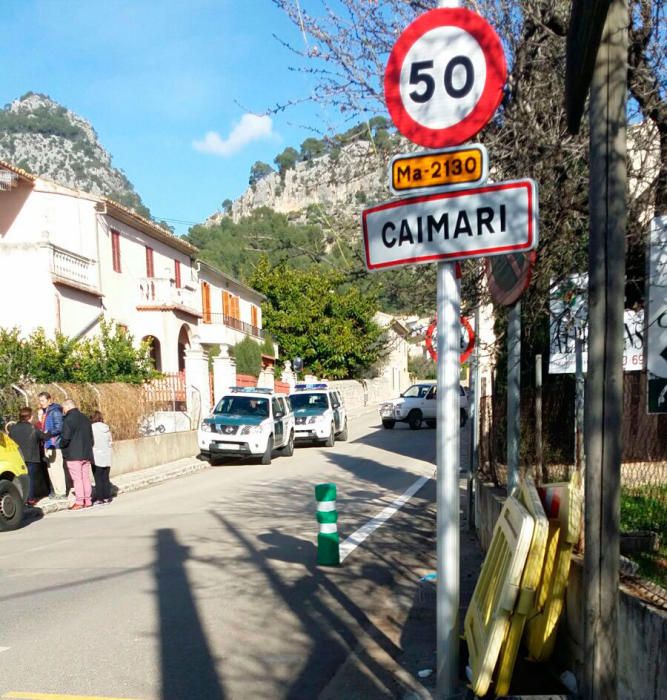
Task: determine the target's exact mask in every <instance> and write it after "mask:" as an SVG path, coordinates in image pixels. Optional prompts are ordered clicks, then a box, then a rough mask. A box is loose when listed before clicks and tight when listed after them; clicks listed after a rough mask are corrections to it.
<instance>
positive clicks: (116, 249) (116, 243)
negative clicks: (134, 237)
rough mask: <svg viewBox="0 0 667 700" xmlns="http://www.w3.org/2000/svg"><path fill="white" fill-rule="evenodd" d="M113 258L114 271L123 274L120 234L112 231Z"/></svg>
mask: <svg viewBox="0 0 667 700" xmlns="http://www.w3.org/2000/svg"><path fill="white" fill-rule="evenodd" d="M111 257H112V258H113V271H114V272H122V271H123V270H122V269H121V266H120V233H118V231H114V230H113V229H111Z"/></svg>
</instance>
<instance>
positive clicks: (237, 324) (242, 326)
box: [202, 312, 264, 338]
mask: <svg viewBox="0 0 667 700" xmlns="http://www.w3.org/2000/svg"><path fill="white" fill-rule="evenodd" d="M202 321H203V322H204V323H211V324H213V323H216V324H219V325H223V326H227V327H228V328H233V329H234V330H237V331H241V333H245V334H246V335H251V336H253V337H254V338H263V337H264V331H263V330H262V329H261V328H258V327H257V326H253V325H252V324H251V323H246V322H245V321H239V319H238V318H234V317H233V316H227V315H226V314H213V313H210V312H209V313H204V316H203V318H202Z"/></svg>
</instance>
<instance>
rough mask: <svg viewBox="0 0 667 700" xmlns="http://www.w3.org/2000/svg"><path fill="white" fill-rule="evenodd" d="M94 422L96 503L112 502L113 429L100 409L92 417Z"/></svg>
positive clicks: (91, 419)
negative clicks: (110, 476) (110, 478)
mask: <svg viewBox="0 0 667 700" xmlns="http://www.w3.org/2000/svg"><path fill="white" fill-rule="evenodd" d="M90 421H91V423H92V424H93V438H94V439H95V443H94V445H93V456H94V458H95V461H94V464H93V474H94V475H95V503H94V505H103V504H105V503H111V482H110V480H109V474H110V472H111V442H112V441H111V429H110V428H109V426H108V425H107V424H106V423H105V422H104V418H103V416H102V414H101V413H100V412H99V411H94V412H93V415H92V416H91V417H90Z"/></svg>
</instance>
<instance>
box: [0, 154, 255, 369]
mask: <svg viewBox="0 0 667 700" xmlns="http://www.w3.org/2000/svg"><path fill="white" fill-rule="evenodd" d="M196 255H197V249H196V248H195V247H194V246H192V245H190V244H189V243H187V242H186V241H184V240H182V239H181V238H178V237H177V236H175V235H173V234H172V233H171V232H169V231H167V230H165V229H163V228H161V227H160V226H157V225H156V224H155V223H153V222H152V221H149V220H148V219H145V218H143V217H141V216H139V215H138V214H136V213H135V212H134V211H132V210H130V209H128V208H126V207H124V206H122V205H120V204H118V203H116V202H113V201H111V200H110V199H106V198H104V197H98V196H95V195H91V194H87V193H85V192H80V191H77V190H72V189H69V188H67V187H63V186H61V185H58V184H56V183H54V182H51V181H49V180H46V179H44V178H41V177H37V176H34V175H30V174H29V173H26V172H25V171H22V170H20V169H18V168H16V167H14V166H12V165H10V164H7V163H3V162H0V298H2V300H3V312H2V315H1V316H0V324H2V326H3V327H5V328H12V327H15V326H16V327H18V328H20V329H21V331H22V332H23V333H24V334H29V333H30V332H31V331H34V330H35V329H37V328H44V330H45V331H46V333H47V334H48V335H49V336H51V337H52V336H53V335H54V334H55V333H57V332H58V333H62V334H64V335H66V336H69V337H83V336H87V335H93V334H95V332H96V331H97V328H98V326H99V322H100V320H102V319H108V320H113V321H115V322H117V323H119V324H121V325H122V326H125V327H126V328H127V329H128V331H129V332H130V333H131V334H132V335H133V336H134V337H135V338H136V339H138V340H139V339H143V340H148V341H149V342H150V344H151V347H152V355H153V358H154V361H155V366H156V368H157V369H159V370H161V371H163V372H177V371H182V370H183V369H184V366H185V352H186V349H187V348H188V346H189V345H190V343H191V341H192V339H193V337H194V335H195V334H197V335H199V336H200V337H201V340H202V342H205V343H208V344H213V343H230V342H231V343H233V342H236V341H237V340H238V339H239V337H242V336H243V335H246V334H247V335H251V336H253V337H257V338H259V337H261V335H262V332H261V312H260V311H259V304H260V303H261V300H262V296H261V295H260V294H259V293H257V292H255V291H254V290H252V289H250V288H249V287H246V286H245V285H242V284H241V283H239V282H236V281H234V280H232V279H231V278H229V277H227V276H226V275H224V274H222V273H221V272H218V271H216V270H215V269H214V268H212V267H210V266H208V265H205V264H204V263H201V262H197V259H196ZM200 274H201V278H200ZM205 289H208V299H209V300H210V303H209V305H208V306H205V301H204V300H205V299H206V298H207V297H206V294H205V292H204V291H203V290H205ZM224 295H227V296H224ZM224 299H226V300H227V302H228V307H227V308H226V309H225V306H224ZM218 303H219V304H220V308H219V315H218V316H213V313H214V311H213V309H217V308H218V307H217V306H215V304H218ZM204 320H205V321H206V322H205V323H204ZM214 320H215V321H216V322H215V323H214V322H213V321H214Z"/></svg>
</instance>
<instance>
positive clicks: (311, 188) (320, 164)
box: [205, 129, 415, 225]
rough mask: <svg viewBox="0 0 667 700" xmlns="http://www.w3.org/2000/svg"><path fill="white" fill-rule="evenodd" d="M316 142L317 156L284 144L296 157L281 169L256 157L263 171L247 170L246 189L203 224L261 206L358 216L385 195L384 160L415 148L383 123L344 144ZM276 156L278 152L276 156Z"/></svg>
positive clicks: (287, 211)
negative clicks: (313, 208) (256, 173)
mask: <svg viewBox="0 0 667 700" xmlns="http://www.w3.org/2000/svg"><path fill="white" fill-rule="evenodd" d="M334 138H337V137H334ZM309 140H310V141H315V140H314V139H309ZM319 143H320V144H321V145H322V150H324V151H325V152H324V153H322V154H321V155H319V156H317V157H313V156H312V153H307V154H306V155H304V148H303V145H302V148H301V153H300V154H298V152H297V151H296V149H286V152H287V151H292V152H293V153H294V154H295V156H296V159H295V161H294V162H291V163H290V164H289V166H288V167H280V168H279V170H274V169H273V168H271V167H270V166H268V165H266V164H264V163H256V164H255V166H258V165H259V166H264V167H263V168H262V169H261V171H260V172H261V175H260V176H259V177H256V178H253V175H252V173H251V184H250V186H249V187H248V189H247V190H246V191H245V192H244V193H243V194H242V195H241V196H240V197H239V198H238V199H236V200H235V201H233V202H227V206H226V209H225V210H224V211H218V212H216V213H215V214H213V215H212V216H210V217H209V218H208V219H207V220H206V222H205V225H216V224H218V223H220V221H221V220H222V219H223V218H225V217H231V219H232V220H233V221H234V222H238V221H239V220H240V219H241V218H243V217H247V216H249V215H250V214H252V212H253V211H255V210H257V209H259V208H261V207H268V208H269V209H272V210H273V211H275V212H278V213H280V214H290V215H294V214H295V213H296V214H298V212H304V211H305V210H307V209H308V208H309V207H311V206H312V205H315V206H320V207H322V208H324V209H325V210H326V211H328V212H329V213H332V212H334V211H335V213H336V214H337V215H339V216H343V217H356V216H358V215H359V212H360V210H361V209H362V208H364V207H365V206H367V204H368V203H372V202H378V201H381V200H384V199H387V198H388V197H389V187H388V174H387V166H388V162H389V159H390V155H393V154H395V153H399V152H401V151H411V150H414V148H415V147H414V145H413V144H410V143H408V142H407V141H406V140H405V139H403V138H401V137H400V136H398V135H396V134H389V133H388V131H387V130H386V129H383V130H382V131H381V132H380V131H379V130H377V131H376V132H375V138H368V135H367V134H363V132H362V135H361V136H358V137H356V138H354V139H351V140H349V142H347V143H344V144H342V145H341V144H336V142H335V141H334V146H333V147H326V145H329V144H328V142H324V141H322V142H319ZM325 144H326V145H325ZM297 154H298V155H297ZM280 160H281V156H278V157H277V158H276V161H275V162H276V163H278V162H280Z"/></svg>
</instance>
